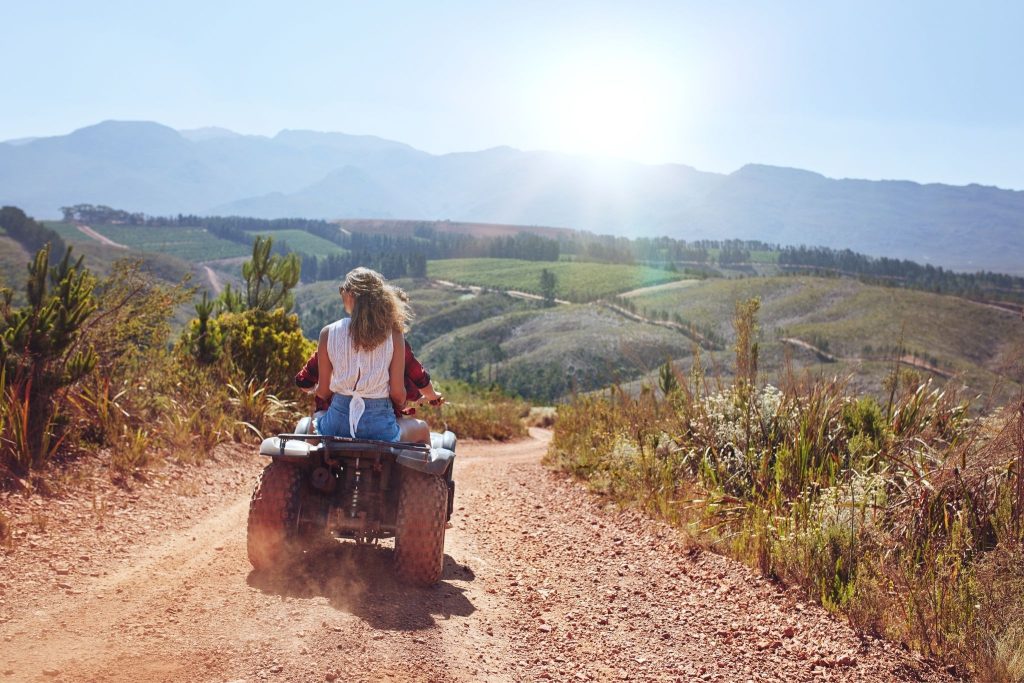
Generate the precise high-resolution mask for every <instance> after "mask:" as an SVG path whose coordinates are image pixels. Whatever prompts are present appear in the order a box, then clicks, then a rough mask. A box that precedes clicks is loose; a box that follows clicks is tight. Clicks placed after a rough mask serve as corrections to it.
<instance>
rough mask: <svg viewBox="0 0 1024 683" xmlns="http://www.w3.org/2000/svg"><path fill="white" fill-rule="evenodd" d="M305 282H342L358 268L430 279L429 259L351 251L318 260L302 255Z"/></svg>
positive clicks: (390, 275) (419, 255) (420, 255)
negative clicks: (428, 271)
mask: <svg viewBox="0 0 1024 683" xmlns="http://www.w3.org/2000/svg"><path fill="white" fill-rule="evenodd" d="M301 258H302V281H303V282H316V281H320V280H340V279H341V278H343V277H345V274H346V273H347V272H348V271H350V270H352V269H353V268H355V267H356V266H366V267H367V268H373V269H374V270H376V271H377V272H379V273H381V274H382V275H384V277H386V278H400V277H414V278H424V277H426V276H427V258H426V256H424V255H423V253H422V252H409V253H403V252H400V251H370V250H364V251H350V252H346V253H342V254H329V255H327V256H322V257H317V256H313V255H311V254H302V257H301Z"/></svg>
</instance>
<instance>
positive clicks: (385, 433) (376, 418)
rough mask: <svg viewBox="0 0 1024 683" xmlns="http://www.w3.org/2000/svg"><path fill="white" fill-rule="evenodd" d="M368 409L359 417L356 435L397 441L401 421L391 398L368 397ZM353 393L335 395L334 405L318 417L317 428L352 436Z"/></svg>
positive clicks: (319, 430) (325, 433) (327, 434)
mask: <svg viewBox="0 0 1024 683" xmlns="http://www.w3.org/2000/svg"><path fill="white" fill-rule="evenodd" d="M363 400H364V401H365V402H366V409H365V410H364V411H363V416H362V417H361V418H359V426H358V427H356V433H355V434H354V436H355V437H356V438H357V439H374V440H376V441H398V421H397V420H396V419H395V409H394V408H393V407H392V404H391V399H390V398H367V399H363ZM351 402H352V397H351V396H345V395H344V394H335V395H334V398H332V399H331V405H330V407H329V408H328V409H327V412H326V413H324V414H323V415H322V416H321V417H319V418H318V419H317V420H316V426H317V431H318V432H319V433H320V434H323V435H325V436H353V435H352V434H350V433H349V424H348V406H349V403H351Z"/></svg>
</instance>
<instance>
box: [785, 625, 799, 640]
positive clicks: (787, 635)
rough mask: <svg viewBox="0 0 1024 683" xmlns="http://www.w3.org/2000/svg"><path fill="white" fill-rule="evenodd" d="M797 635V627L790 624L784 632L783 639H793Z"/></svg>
mask: <svg viewBox="0 0 1024 683" xmlns="http://www.w3.org/2000/svg"><path fill="white" fill-rule="evenodd" d="M795 635H796V627H795V626H793V625H792V624H790V625H789V626H787V627H786V628H785V629H784V630H783V631H782V637H783V638H792V637H793V636H795Z"/></svg>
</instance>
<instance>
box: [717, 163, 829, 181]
mask: <svg viewBox="0 0 1024 683" xmlns="http://www.w3.org/2000/svg"><path fill="white" fill-rule="evenodd" d="M729 175H730V176H731V177H734V178H756V179H759V180H785V181H799V180H805V181H806V180H827V179H828V178H826V177H825V176H823V175H822V174H820V173H816V172H814V171H805V170H804V169H802V168H792V167H790V166H771V165H769V164H745V165H744V166H742V167H740V168H739V169H737V170H736V171H733V172H732V173H730V174H729Z"/></svg>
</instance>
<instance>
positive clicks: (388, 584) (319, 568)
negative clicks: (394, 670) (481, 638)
mask: <svg viewBox="0 0 1024 683" xmlns="http://www.w3.org/2000/svg"><path fill="white" fill-rule="evenodd" d="M474 578H475V576H474V574H473V571H472V570H471V569H470V568H469V567H465V566H463V565H460V564H459V563H458V562H456V561H455V560H453V559H452V558H451V556H449V555H445V556H444V573H443V574H442V576H441V581H440V582H439V583H438V584H437V585H434V586H431V587H429V588H420V587H416V586H409V585H407V584H405V583H403V582H402V581H401V579H399V578H398V576H397V575H396V574H395V570H394V560H393V550H392V549H391V548H390V547H379V546H357V545H356V544H354V543H338V544H336V545H334V546H332V547H327V548H323V549H320V550H317V551H311V552H308V553H306V554H304V555H303V556H302V557H301V558H297V560H296V562H294V563H293V564H292V565H291V566H289V567H288V568H286V569H285V568H283V569H282V570H280V571H274V572H258V571H255V570H254V571H252V572H250V573H249V577H248V579H247V582H248V584H249V585H250V586H252V587H253V588H256V589H258V590H260V591H262V592H264V593H267V594H271V595H280V596H283V597H290V598H300V599H301V598H316V597H324V598H327V599H328V601H330V604H331V606H333V607H334V608H336V609H339V610H342V611H344V612H348V613H349V614H352V615H355V616H357V617H359V618H360V619H363V620H364V621H366V622H367V623H368V624H370V625H371V626H373V627H374V628H378V629H386V630H396V631H415V630H419V629H425V628H430V627H431V626H433V625H434V624H435V620H436V619H437V618H438V617H439V618H441V619H448V618H450V617H452V616H462V617H464V616H469V615H470V614H472V613H473V612H474V611H476V608H475V607H474V606H473V603H472V602H470V601H469V598H467V597H466V595H465V592H464V591H463V590H462V589H461V588H459V587H457V586H454V585H452V584H451V583H450V581H452V580H458V581H472V580H473V579H474Z"/></svg>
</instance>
